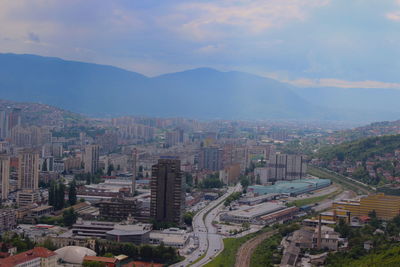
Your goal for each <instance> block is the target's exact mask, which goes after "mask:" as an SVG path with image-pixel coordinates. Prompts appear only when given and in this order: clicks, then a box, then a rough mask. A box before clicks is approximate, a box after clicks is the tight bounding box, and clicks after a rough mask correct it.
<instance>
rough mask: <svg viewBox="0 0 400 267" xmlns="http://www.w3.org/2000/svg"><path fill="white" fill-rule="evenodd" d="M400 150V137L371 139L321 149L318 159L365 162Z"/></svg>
mask: <svg viewBox="0 0 400 267" xmlns="http://www.w3.org/2000/svg"><path fill="white" fill-rule="evenodd" d="M399 148H400V135H387V136H379V137H370V138H365V139H361V140H356V141H352V142H346V143H343V144H340V145H334V146H328V147H324V148H321V150H320V151H319V153H318V154H317V157H319V158H321V159H323V160H326V161H331V160H339V161H344V160H346V161H350V162H354V161H365V160H367V159H368V158H371V157H374V156H381V155H384V154H386V153H393V152H394V151H395V150H396V149H399Z"/></svg>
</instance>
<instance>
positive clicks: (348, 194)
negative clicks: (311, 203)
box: [313, 190, 356, 212]
mask: <svg viewBox="0 0 400 267" xmlns="http://www.w3.org/2000/svg"><path fill="white" fill-rule="evenodd" d="M355 195H356V193H354V192H353V191H349V190H347V191H343V192H342V193H340V194H339V195H337V196H336V197H335V198H334V199H326V200H324V201H322V202H321V203H319V205H318V206H315V207H314V208H313V210H314V211H316V212H321V211H323V210H326V209H329V208H331V207H332V203H333V201H339V200H342V199H350V198H353V197H355Z"/></svg>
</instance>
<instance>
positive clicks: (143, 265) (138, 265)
mask: <svg viewBox="0 0 400 267" xmlns="http://www.w3.org/2000/svg"><path fill="white" fill-rule="evenodd" d="M133 266H135V267H163V266H164V265H163V264H160V263H152V262H145V261H132V262H130V263H128V264H125V265H124V266H123V267H133Z"/></svg>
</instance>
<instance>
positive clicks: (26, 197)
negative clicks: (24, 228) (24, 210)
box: [17, 190, 40, 207]
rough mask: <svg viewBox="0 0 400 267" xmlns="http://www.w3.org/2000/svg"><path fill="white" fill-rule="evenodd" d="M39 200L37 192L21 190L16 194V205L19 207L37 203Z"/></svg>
mask: <svg viewBox="0 0 400 267" xmlns="http://www.w3.org/2000/svg"><path fill="white" fill-rule="evenodd" d="M39 200H40V195H39V191H32V190H22V191H18V192H17V203H18V205H19V206H20V207H23V206H29V205H31V204H34V203H38V202H39Z"/></svg>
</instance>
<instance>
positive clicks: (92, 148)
mask: <svg viewBox="0 0 400 267" xmlns="http://www.w3.org/2000/svg"><path fill="white" fill-rule="evenodd" d="M98 169H99V146H98V145H87V146H86V147H85V173H92V174H93V173H96V172H97V170H98Z"/></svg>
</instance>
